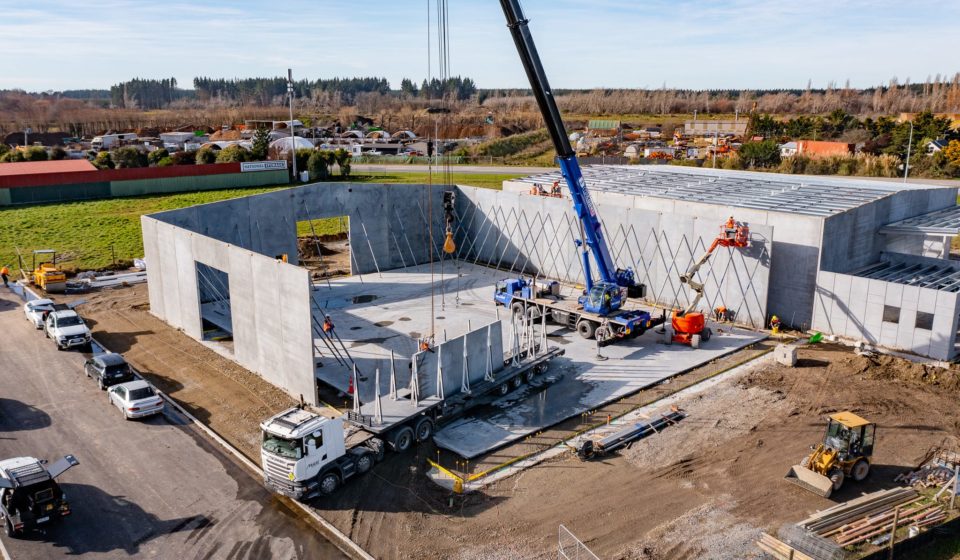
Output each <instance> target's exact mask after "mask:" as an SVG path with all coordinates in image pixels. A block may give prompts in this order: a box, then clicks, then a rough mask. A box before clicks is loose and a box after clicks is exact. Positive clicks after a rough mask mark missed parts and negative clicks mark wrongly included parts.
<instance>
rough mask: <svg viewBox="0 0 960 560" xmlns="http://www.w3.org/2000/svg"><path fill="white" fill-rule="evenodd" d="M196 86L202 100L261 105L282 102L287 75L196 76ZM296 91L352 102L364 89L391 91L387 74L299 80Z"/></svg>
mask: <svg viewBox="0 0 960 560" xmlns="http://www.w3.org/2000/svg"><path fill="white" fill-rule="evenodd" d="M193 88H194V90H195V91H196V96H197V99H199V100H200V101H210V100H219V101H223V102H228V103H240V104H242V105H257V106H261V107H265V106H269V105H275V104H280V103H282V102H283V98H284V97H285V96H286V95H287V79H286V78H282V77H278V78H233V79H230V80H227V79H224V78H206V77H201V78H194V79H193ZM293 91H294V95H296V96H297V97H299V98H310V99H313V98H318V97H321V96H322V95H324V94H337V95H339V96H340V97H341V101H342V102H343V103H346V104H352V103H353V101H354V100H355V98H356V96H357V95H359V94H361V93H381V94H388V93H390V82H388V81H387V79H386V78H332V79H329V80H324V79H319V80H297V81H295V82H294V84H293Z"/></svg>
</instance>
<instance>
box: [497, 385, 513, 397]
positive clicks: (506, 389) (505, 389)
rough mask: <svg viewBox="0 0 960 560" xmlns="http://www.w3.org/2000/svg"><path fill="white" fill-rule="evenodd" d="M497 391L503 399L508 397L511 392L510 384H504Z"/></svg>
mask: <svg viewBox="0 0 960 560" xmlns="http://www.w3.org/2000/svg"><path fill="white" fill-rule="evenodd" d="M497 391H499V393H500V396H501V397H502V396H504V395H506V394H507V393H509V392H510V384H509V383H504V384H503V385H501V386H499V387H497Z"/></svg>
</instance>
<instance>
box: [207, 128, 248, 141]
mask: <svg viewBox="0 0 960 560" xmlns="http://www.w3.org/2000/svg"><path fill="white" fill-rule="evenodd" d="M242 139H243V135H241V134H240V131H239V130H218V131H216V132H214V133H213V134H211V135H210V141H211V142H216V141H224V140H242Z"/></svg>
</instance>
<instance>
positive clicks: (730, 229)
mask: <svg viewBox="0 0 960 560" xmlns="http://www.w3.org/2000/svg"><path fill="white" fill-rule="evenodd" d="M724 231H726V233H727V239H733V238H734V237H736V235H737V221H736V220H734V219H733V216H730V217H729V218H727V223H726V224H724Z"/></svg>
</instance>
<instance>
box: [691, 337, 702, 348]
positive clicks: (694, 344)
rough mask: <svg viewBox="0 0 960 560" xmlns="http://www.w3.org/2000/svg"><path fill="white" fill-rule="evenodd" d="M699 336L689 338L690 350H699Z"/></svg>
mask: <svg viewBox="0 0 960 560" xmlns="http://www.w3.org/2000/svg"><path fill="white" fill-rule="evenodd" d="M700 341H701V338H700V335H699V334H695V335H692V336H691V337H690V348H700Z"/></svg>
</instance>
